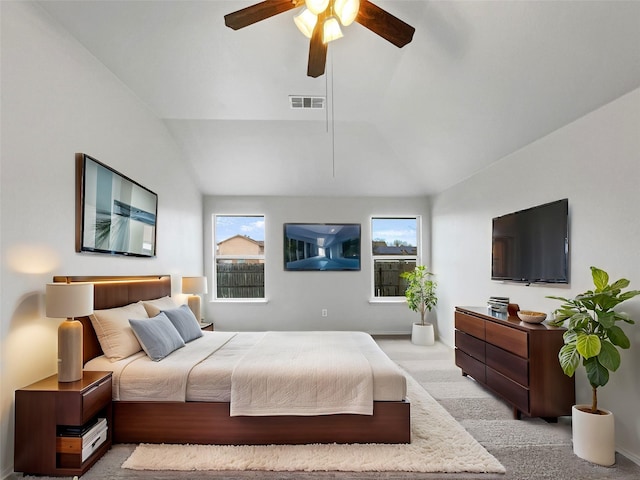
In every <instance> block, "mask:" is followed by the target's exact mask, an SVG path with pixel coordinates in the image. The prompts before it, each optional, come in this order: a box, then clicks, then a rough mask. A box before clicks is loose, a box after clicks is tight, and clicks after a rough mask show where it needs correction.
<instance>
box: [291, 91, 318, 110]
mask: <svg viewBox="0 0 640 480" xmlns="http://www.w3.org/2000/svg"><path fill="white" fill-rule="evenodd" d="M289 104H290V105H291V108H294V109H298V108H303V109H314V110H318V109H319V110H322V109H324V97H305V96H302V95H289Z"/></svg>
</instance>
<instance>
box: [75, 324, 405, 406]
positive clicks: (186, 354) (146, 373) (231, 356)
mask: <svg viewBox="0 0 640 480" xmlns="http://www.w3.org/2000/svg"><path fill="white" fill-rule="evenodd" d="M203 333H204V335H203V336H202V337H200V338H198V339H196V340H193V341H192V342H189V343H187V344H186V345H185V347H183V348H180V349H178V350H176V351H175V352H173V353H172V354H170V355H169V356H167V357H166V358H165V359H163V360H162V361H160V362H153V361H152V360H150V359H149V357H147V355H146V354H145V353H144V352H138V353H136V354H134V355H131V356H130V357H128V358H125V359H123V360H119V361H116V362H111V361H110V360H109V359H107V358H105V357H97V358H95V359H93V360H91V361H90V362H88V363H87V364H86V365H85V369H86V370H99V371H113V372H114V375H113V387H114V388H113V399H114V400H120V401H200V402H231V400H232V376H233V372H234V369H236V367H237V366H238V364H239V363H240V360H241V359H242V358H244V357H245V356H246V357H247V360H248V361H251V360H250V359H251V358H253V357H254V355H256V351H254V348H255V346H256V345H257V344H259V343H261V341H262V340H263V339H264V338H265V335H266V333H264V332H260V333H252V332H247V333H244V332H243V333H232V332H203ZM272 333H273V332H272ZM293 333H294V332H289V335H291V334H293ZM318 334H321V335H318ZM307 335H312V337H313V336H315V338H316V339H318V338H319V337H324V338H325V340H329V342H326V343H325V345H324V347H321V346H320V345H319V343H317V342H316V343H317V345H316V346H315V348H313V351H312V352H309V353H310V354H311V356H312V357H313V356H314V355H315V356H316V359H317V358H318V357H317V354H318V352H319V351H321V350H322V349H323V348H325V349H326V351H327V352H329V351H331V350H333V349H334V345H333V339H334V338H337V337H340V336H344V337H345V338H347V337H348V338H349V340H345V341H346V342H347V344H348V345H350V346H351V347H352V348H353V350H352V351H355V347H356V346H357V348H358V349H359V353H357V354H353V355H350V354H344V355H343V354H340V355H342V356H341V357H340V358H342V360H341V361H340V360H338V358H339V357H338V356H337V355H338V354H335V353H334V355H335V358H336V360H338V361H337V362H330V363H331V364H332V365H333V366H331V367H330V368H333V369H334V371H337V370H338V368H337V367H344V368H345V369H346V367H347V365H346V364H347V363H351V362H353V361H354V359H355V358H356V357H357V361H356V362H357V363H358V364H360V365H362V363H361V361H362V359H363V358H364V359H366V360H367V362H368V364H369V365H370V367H369V368H370V371H371V388H370V391H371V394H372V396H373V400H377V401H400V400H403V399H404V398H405V395H406V381H405V377H404V374H403V373H402V371H401V370H400V368H399V367H398V366H397V365H396V364H395V363H393V362H392V361H391V360H390V359H389V358H388V357H387V356H386V355H385V354H384V352H382V350H380V348H379V347H378V346H377V344H376V343H375V342H374V341H373V339H372V338H371V336H369V335H367V334H365V333H361V332H306V333H305V336H307ZM312 337H309V338H312ZM274 338H275V337H274ZM309 341H310V340H306V342H309ZM303 351H304V349H298V352H297V353H296V354H294V355H298V354H301V353H303ZM289 357H290V358H291V354H289ZM252 361H254V362H255V360H252ZM290 361H291V360H289V363H290ZM298 361H300V362H301V361H302V360H296V362H298ZM304 361H305V362H311V359H306V360H304ZM284 363H288V362H284ZM317 363H318V364H321V363H322V362H317ZM343 364H344V365H343ZM250 366H251V364H249V367H250ZM239 368H246V367H242V365H241V366H240V367H239ZM270 368H272V367H269V368H268V369H267V370H269V369H270ZM273 368H275V367H273ZM288 369H289V368H288V367H287V366H283V368H282V370H281V372H282V375H284V372H286V370H288ZM340 369H342V368H340ZM249 370H250V368H249ZM294 370H299V369H294ZM272 373H275V375H272V377H273V378H276V377H279V376H280V375H281V373H280V372H278V371H275V370H274V371H273V372H272ZM296 375H300V372H298V373H297V374H296ZM367 388H368V387H367ZM241 398H242V397H241ZM292 403H293V402H292ZM336 413H338V412H336ZM344 413H346V412H344ZM308 414H309V415H313V414H314V413H312V412H311V411H309V413H308ZM315 414H318V413H315Z"/></svg>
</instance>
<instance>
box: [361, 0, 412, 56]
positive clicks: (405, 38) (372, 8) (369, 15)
mask: <svg viewBox="0 0 640 480" xmlns="http://www.w3.org/2000/svg"><path fill="white" fill-rule="evenodd" d="M356 22H358V23H359V24H360V25H362V26H363V27H366V28H368V29H369V30H371V31H372V32H373V33H377V34H378V35H380V36H381V37H382V38H384V39H385V40H388V41H389V42H391V43H393V44H394V45H395V46H396V47H398V48H402V47H404V46H405V45H406V44H407V43H409V42H411V40H412V39H413V33H414V32H415V31H416V29H415V28H413V27H412V26H411V25H409V24H407V23H405V22H403V21H402V20H400V19H399V18H397V17H394V16H393V15H391V14H390V13H389V12H387V11H386V10H383V9H381V8H380V7H378V6H376V5H374V4H373V3H371V2H369V1H368V0H364V1H362V2H360V10H359V11H358V16H357V17H356Z"/></svg>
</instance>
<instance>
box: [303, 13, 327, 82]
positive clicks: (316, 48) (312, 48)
mask: <svg viewBox="0 0 640 480" xmlns="http://www.w3.org/2000/svg"><path fill="white" fill-rule="evenodd" d="M324 18H325V14H324V13H322V14H320V16H319V17H318V22H317V23H316V26H315V28H314V29H313V34H311V42H310V43H309V63H308V65H307V76H309V77H313V78H316V77H319V76H320V75H324V68H325V65H326V63H327V44H326V43H324V42H323V41H322V24H323V23H324Z"/></svg>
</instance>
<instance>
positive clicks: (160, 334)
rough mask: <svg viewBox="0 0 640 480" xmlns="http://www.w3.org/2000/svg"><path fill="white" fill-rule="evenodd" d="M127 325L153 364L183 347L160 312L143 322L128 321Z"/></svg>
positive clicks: (174, 331)
mask: <svg viewBox="0 0 640 480" xmlns="http://www.w3.org/2000/svg"><path fill="white" fill-rule="evenodd" d="M129 324H130V325H131V329H132V330H133V333H134V334H135V336H136V338H137V339H138V341H139V342H140V345H142V348H143V350H144V351H145V353H146V354H147V355H148V356H149V358H150V359H151V360H153V361H154V362H157V361H159V360H162V359H163V358H164V357H166V356H167V355H169V354H170V353H171V352H173V351H175V350H177V349H179V348H182V347H184V340H182V337H181V336H180V334H179V333H178V330H176V327H174V326H173V324H172V323H171V322H170V321H169V318H167V316H166V315H165V314H164V313H162V312H160V313H159V314H158V315H156V316H155V317H153V318H148V319H144V320H133V319H129Z"/></svg>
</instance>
